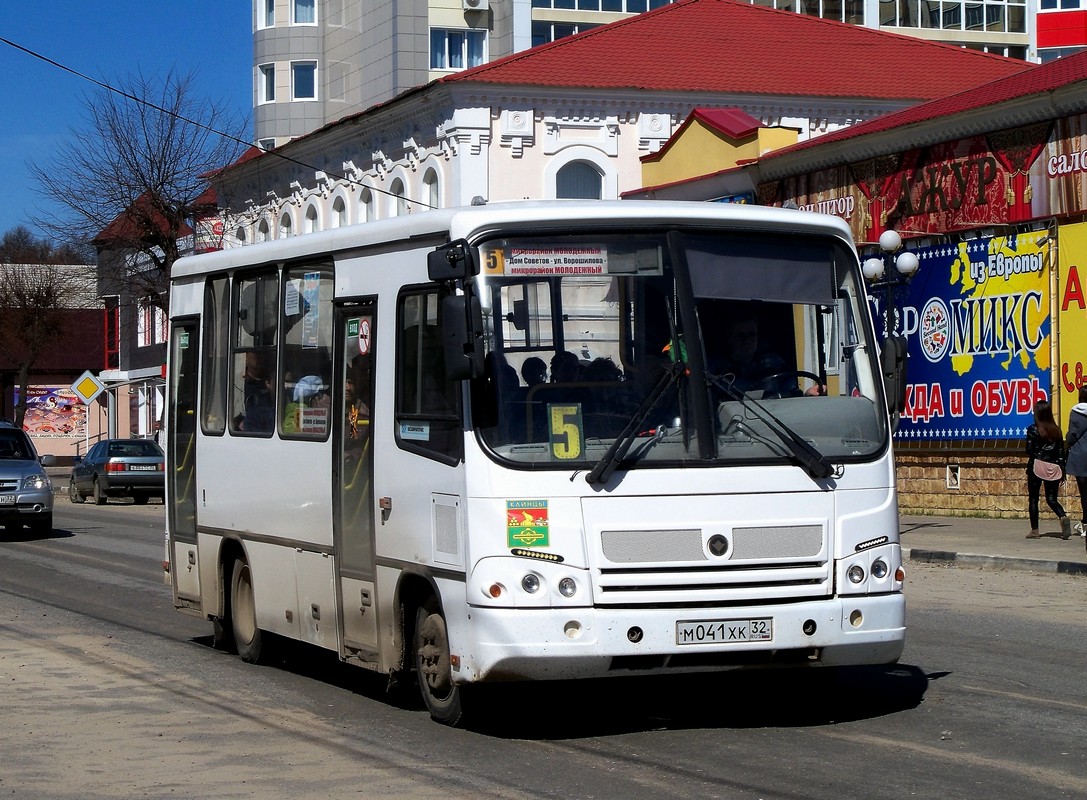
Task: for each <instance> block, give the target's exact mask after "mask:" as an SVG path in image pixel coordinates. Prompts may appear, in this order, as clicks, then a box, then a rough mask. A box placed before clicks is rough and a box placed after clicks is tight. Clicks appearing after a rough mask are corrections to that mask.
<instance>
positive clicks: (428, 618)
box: [414, 598, 464, 726]
mask: <svg viewBox="0 0 1087 800" xmlns="http://www.w3.org/2000/svg"><path fill="white" fill-rule="evenodd" d="M414 644H415V648H414V649H415V672H416V675H417V679H418V681H419V690H420V692H421V693H422V695H423V702H424V703H425V704H426V707H427V711H429V712H430V716H431V717H433V718H434V720H436V721H437V722H440V723H442V724H443V725H454V726H455V725H457V723H459V722H460V721H461V718H462V717H463V715H464V712H463V710H462V707H461V694H462V692H461V689H460V688H459V687H457V686H456V685H455V684H454V683H453V673H452V670H451V668H450V660H449V637H448V635H447V632H446V627H445V617H444V616H442V611H441V608H440V607H439V606H438V603H437V601H436V600H434V599H433V598H431V599H429V600H428V601H427V602H426V603H425V604H424V605H422V606H421V607H420V608H419V609H418V610H417V611H416V613H415V642H414Z"/></svg>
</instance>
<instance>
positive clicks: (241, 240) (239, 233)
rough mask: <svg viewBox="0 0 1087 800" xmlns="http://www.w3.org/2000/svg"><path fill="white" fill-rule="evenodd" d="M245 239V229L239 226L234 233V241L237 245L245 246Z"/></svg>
mask: <svg viewBox="0 0 1087 800" xmlns="http://www.w3.org/2000/svg"><path fill="white" fill-rule="evenodd" d="M247 238H248V237H247V236H246V235H245V228H244V227H242V226H241V225H239V226H238V229H237V230H236V231H234V241H235V242H237V243H238V244H245V242H246V239H247Z"/></svg>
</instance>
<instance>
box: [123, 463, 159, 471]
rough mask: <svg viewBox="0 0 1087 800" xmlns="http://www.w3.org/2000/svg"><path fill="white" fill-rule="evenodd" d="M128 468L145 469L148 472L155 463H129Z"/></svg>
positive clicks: (153, 467) (152, 468)
mask: <svg viewBox="0 0 1087 800" xmlns="http://www.w3.org/2000/svg"><path fill="white" fill-rule="evenodd" d="M128 468H129V469H133V470H147V471H149V472H150V471H152V470H154V469H155V465H154V464H130V465H129V467H128Z"/></svg>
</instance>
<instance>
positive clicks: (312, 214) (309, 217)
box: [303, 205, 320, 233]
mask: <svg viewBox="0 0 1087 800" xmlns="http://www.w3.org/2000/svg"><path fill="white" fill-rule="evenodd" d="M318 230H320V229H319V228H318V226H317V206H315V205H310V207H309V208H307V209H306V222H305V227H304V228H303V231H304V232H305V233H316V232H317V231H318Z"/></svg>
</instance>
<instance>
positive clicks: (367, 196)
mask: <svg viewBox="0 0 1087 800" xmlns="http://www.w3.org/2000/svg"><path fill="white" fill-rule="evenodd" d="M359 203H361V204H362V213H361V215H360V216H361V217H362V221H363V222H373V221H374V193H373V192H371V191H370V190H369V189H363V190H362V191H361V192H360V193H359Z"/></svg>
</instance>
